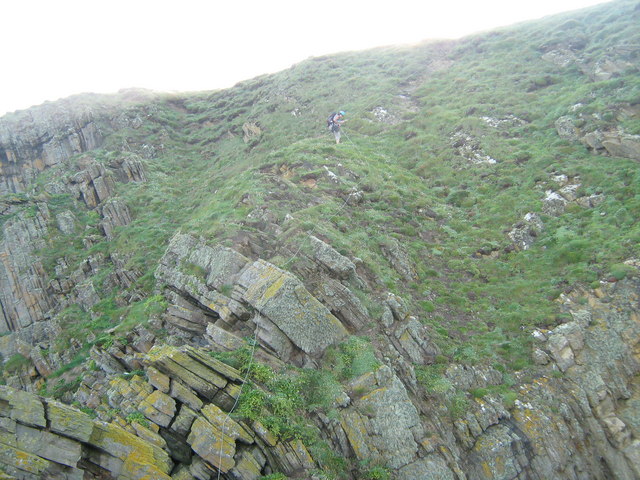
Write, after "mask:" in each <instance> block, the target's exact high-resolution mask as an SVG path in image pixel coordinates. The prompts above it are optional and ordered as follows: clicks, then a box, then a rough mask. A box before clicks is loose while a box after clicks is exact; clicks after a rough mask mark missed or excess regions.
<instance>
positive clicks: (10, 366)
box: [4, 353, 31, 373]
mask: <svg viewBox="0 0 640 480" xmlns="http://www.w3.org/2000/svg"><path fill="white" fill-rule="evenodd" d="M30 364H31V360H29V359H28V358H27V357H25V356H24V355H21V354H20V353H16V354H15V355H12V356H11V357H9V359H8V360H7V363H5V364H4V370H5V372H7V373H16V372H19V371H21V370H22V369H23V368H25V367H27V366H28V365H30Z"/></svg>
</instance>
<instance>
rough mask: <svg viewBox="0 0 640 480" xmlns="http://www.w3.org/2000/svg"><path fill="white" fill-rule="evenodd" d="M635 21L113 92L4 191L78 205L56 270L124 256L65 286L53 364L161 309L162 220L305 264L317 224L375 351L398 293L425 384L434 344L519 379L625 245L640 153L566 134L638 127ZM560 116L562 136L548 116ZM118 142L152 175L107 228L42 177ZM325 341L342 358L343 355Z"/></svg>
mask: <svg viewBox="0 0 640 480" xmlns="http://www.w3.org/2000/svg"><path fill="white" fill-rule="evenodd" d="M639 22H640V9H639V8H638V4H637V2H635V1H628V0H623V1H619V2H614V3H612V4H607V5H603V6H600V7H597V8H593V9H589V10H585V11H584V12H577V13H572V14H571V15H561V16H556V17H553V18H549V19H545V20H542V21H538V22H532V23H527V24H522V25H518V26H516V27H511V28H505V29H501V30H499V31H494V32H489V33H483V34H479V35H476V36H473V37H469V38H466V39H463V40H460V41H456V42H438V43H425V44H422V45H419V46H415V47H406V48H405V47H403V48H400V47H398V48H381V49H376V50H371V51H367V52H357V53H344V54H339V55H335V56H327V57H320V58H314V59H310V60H308V61H305V62H303V63H301V64H299V65H296V66H294V67H292V68H291V69H289V70H286V71H284V72H281V73H278V74H275V75H270V76H264V77H259V78H256V79H252V80H249V81H246V82H242V83H241V84H239V85H237V86H235V87H234V88H232V89H229V90H224V91H218V92H212V93H198V94H192V95H171V96H162V97H160V98H158V99H156V100H154V101H150V102H148V103H144V104H142V105H139V106H136V107H131V108H129V109H128V110H126V113H125V115H126V116H127V118H136V119H138V120H139V121H138V122H135V127H131V126H129V127H128V128H121V129H114V130H113V131H112V132H111V130H109V131H110V133H109V134H108V135H106V137H105V142H104V143H103V144H102V146H101V148H100V149H98V150H94V151H91V152H89V153H86V154H84V155H83V156H80V157H79V158H75V159H72V160H71V161H70V164H69V165H63V166H58V167H55V168H53V169H49V170H46V171H45V172H44V173H42V174H41V175H40V177H39V179H38V181H37V183H36V184H35V187H34V189H33V191H31V192H28V193H25V194H20V195H13V196H11V198H9V197H8V196H7V197H6V198H5V199H4V201H5V202H7V203H12V204H20V202H26V203H27V204H29V202H31V201H34V200H38V199H46V201H47V203H48V205H49V209H50V210H51V212H52V214H54V215H55V214H56V213H59V212H62V211H65V210H69V209H72V210H73V211H74V212H75V215H76V220H77V223H78V225H79V226H78V227H77V230H76V231H77V232H78V233H77V236H76V238H75V240H73V242H69V241H68V237H67V236H64V235H63V234H62V233H54V234H52V235H51V237H50V238H48V239H47V247H46V248H43V249H42V250H41V251H40V254H41V256H42V258H43V259H44V266H45V269H46V270H47V273H48V274H49V276H50V278H55V277H56V276H59V275H60V274H59V272H60V268H58V269H57V270H56V265H58V267H59V265H60V261H59V259H60V258H64V259H65V263H66V264H67V265H70V266H71V267H69V268H70V269H72V267H73V266H74V265H75V266H77V265H79V264H80V263H81V262H83V261H85V259H87V257H88V256H97V255H105V256H108V255H114V254H115V255H116V256H118V255H119V256H120V258H123V259H125V265H126V268H127V269H128V270H130V271H135V272H139V274H140V275H139V277H138V278H137V280H136V281H135V282H134V283H133V284H132V286H131V287H129V288H128V289H127V290H126V291H122V290H119V289H114V288H113V287H112V283H105V280H106V279H107V278H108V276H109V274H110V273H111V270H109V268H106V269H104V270H102V271H101V272H100V273H99V274H98V275H96V276H94V278H93V280H92V281H93V285H94V287H95V289H96V291H97V292H98V293H99V296H100V301H99V302H98V303H96V304H95V305H94V306H93V307H92V308H91V309H90V310H89V311H85V310H83V309H82V308H80V307H78V306H77V305H68V306H66V308H65V309H64V310H62V312H60V313H59V314H58V317H59V322H60V324H61V325H62V326H63V327H64V328H63V330H64V332H63V334H61V335H60V337H59V338H58V339H57V341H56V342H54V343H52V345H51V347H50V348H51V350H52V351H56V350H58V351H63V350H65V349H68V348H69V346H70V343H69V342H70V340H71V339H75V347H76V351H77V352H79V356H78V357H77V359H76V361H75V362H73V363H71V364H69V365H67V366H65V367H63V370H68V369H70V368H75V367H76V366H77V365H78V364H81V363H83V362H84V359H85V358H86V352H87V351H88V349H89V348H90V347H91V346H92V345H93V344H95V343H99V344H102V345H105V344H106V345H108V344H109V342H113V341H114V339H116V338H117V337H119V336H121V335H122V334H123V333H125V332H126V331H127V330H129V329H131V328H132V327H133V326H135V325H136V324H138V323H141V322H145V321H146V320H147V319H148V318H149V316H150V315H152V314H153V313H155V312H159V311H162V309H163V308H164V307H165V306H166V303H165V300H164V299H163V298H162V297H161V296H160V295H158V290H156V288H157V286H156V282H155V279H154V277H153V273H154V271H155V269H156V267H157V264H158V260H159V259H160V257H161V256H162V254H163V252H164V251H165V249H166V246H167V243H168V241H169V239H170V238H171V237H172V236H173V235H174V233H175V232H176V231H178V230H180V231H182V232H184V233H189V234H193V235H195V236H202V237H204V238H205V239H206V240H207V242H208V243H210V244H213V243H216V242H218V243H221V244H223V245H226V246H230V247H234V248H236V249H238V250H239V251H241V252H243V253H245V254H246V255H248V256H250V257H261V258H264V259H266V260H268V261H270V262H272V263H274V264H276V265H278V266H280V267H282V268H284V269H287V270H290V271H293V272H295V273H297V274H298V275H299V276H300V277H301V278H303V279H304V275H305V271H306V270H305V267H306V262H307V261H308V255H309V254H310V252H311V244H310V242H309V239H308V238H309V235H315V236H318V237H321V238H322V239H324V240H325V241H327V243H329V244H331V245H332V246H333V247H334V248H335V249H337V250H338V251H339V252H340V253H342V254H344V255H345V256H347V257H350V258H359V259H361V263H360V264H359V269H360V270H361V271H362V272H363V276H364V277H365V278H366V280H367V282H368V286H366V287H365V286H362V288H361V289H360V291H356V294H357V295H358V296H359V298H360V299H361V300H362V301H363V302H364V303H365V304H366V305H367V307H368V309H369V313H370V314H371V321H370V323H369V325H367V327H366V328H365V329H363V330H362V331H360V332H355V333H357V334H358V335H367V336H368V338H369V341H371V343H372V344H373V347H374V350H376V349H377V348H378V347H379V346H380V344H381V343H384V342H385V338H384V328H382V327H381V325H380V316H381V314H382V308H381V299H382V298H384V296H386V294H387V292H392V293H394V294H396V295H398V296H400V297H401V298H403V299H404V300H405V301H406V302H407V304H408V306H409V310H410V311H411V312H412V313H413V314H414V315H415V316H416V317H417V318H418V319H419V321H420V322H422V323H423V324H425V325H428V326H429V328H430V331H431V332H432V335H433V339H434V342H435V343H437V345H438V346H439V348H440V351H441V352H442V354H441V355H439V356H438V357H437V358H436V364H435V365H431V366H426V367H419V368H418V369H417V370H418V371H417V373H418V379H419V380H420V381H421V382H422V386H423V387H424V388H426V389H427V390H428V391H430V392H431V393H433V392H437V391H438V388H439V387H438V379H439V373H440V372H441V371H442V369H443V368H444V367H445V366H446V365H447V364H449V363H450V362H455V363H459V364H465V365H491V366H493V368H495V369H496V370H498V371H500V372H503V373H505V381H504V384H503V385H502V386H500V388H498V390H500V392H501V393H503V394H505V395H506V396H507V397H508V398H511V399H513V395H515V393H514V392H513V391H510V390H509V388H510V387H511V386H512V385H513V383H514V381H515V380H513V375H516V372H523V373H521V374H519V375H521V377H522V376H524V377H526V375H529V374H533V373H532V372H533V369H534V368H535V366H534V364H533V360H532V355H531V342H532V336H531V332H532V330H533V329H534V328H551V327H554V326H556V325H558V324H560V323H562V322H563V321H564V318H563V316H562V314H561V310H560V308H559V304H558V302H557V301H556V300H557V299H558V297H559V296H560V295H562V294H568V293H570V292H571V291H573V290H574V289H576V288H577V287H584V288H587V289H597V288H598V287H599V286H600V282H609V281H616V280H620V279H622V278H623V277H624V276H625V275H626V273H627V268H628V267H627V266H625V265H624V264H623V262H624V261H626V260H628V259H630V258H638V255H640V252H639V250H638V244H639V242H640V225H639V224H638V218H640V187H639V185H640V171H639V169H638V161H637V160H634V159H632V158H624V157H621V156H612V155H608V154H607V153H606V152H605V151H604V150H603V149H602V148H597V149H595V150H594V149H590V148H588V146H587V145H586V144H585V143H584V142H582V143H581V142H580V138H582V137H583V135H584V134H586V133H590V132H596V131H597V132H610V131H611V132H613V131H615V132H624V133H625V134H629V135H640V108H638V105H639V103H640V76H639V75H638V62H639V60H640V51H639V50H638V45H639V44H640V29H638V23H639ZM563 55H564V57H563ZM607 62H609V63H608V64H607ZM610 64H613V66H611V65H610ZM607 65H609V66H608V67H607ZM599 69H600V70H599ZM602 69H604V70H602ZM607 69H608V70H607ZM337 109H343V110H346V111H347V118H348V123H347V124H346V125H345V127H344V129H343V130H344V133H345V135H344V137H343V142H342V143H341V144H340V145H335V144H334V142H333V139H332V138H331V136H330V134H329V132H327V130H326V127H325V118H326V117H327V115H328V114H329V113H331V112H332V111H335V110H337ZM564 116H567V117H569V118H570V121H571V122H572V125H574V126H575V129H576V132H577V131H579V132H580V134H578V133H576V134H575V138H570V137H565V138H563V137H561V136H560V135H559V133H558V132H559V130H560V129H559V128H557V121H558V119H559V118H561V117H564ZM129 125H131V123H129ZM243 129H244V130H243ZM107 130H108V129H107V127H105V131H107ZM123 152H124V153H123ZM127 152H129V153H127ZM127 155H131V156H132V158H133V157H135V158H140V157H142V158H143V163H144V166H145V170H146V175H147V179H148V181H147V182H143V183H119V184H117V185H116V187H115V188H116V189H117V194H118V196H119V197H120V198H122V199H123V200H124V201H125V203H126V204H127V205H128V206H129V208H130V210H131V216H132V218H133V221H132V222H131V223H130V224H129V225H126V226H124V227H119V228H116V229H115V231H114V236H113V239H111V240H107V239H106V238H104V237H101V236H99V235H98V224H99V221H100V218H99V216H98V215H97V213H96V212H95V211H87V210H86V209H83V208H81V207H80V206H79V204H78V202H77V201H75V200H74V199H72V198H71V196H69V195H68V194H61V193H55V192H53V191H52V189H51V188H48V187H47V186H48V185H50V184H51V183H52V182H53V181H54V180H55V179H56V178H57V177H60V176H64V175H69V174H68V173H65V172H68V171H69V170H68V169H69V168H72V167H73V165H75V164H76V163H78V162H82V161H84V160H83V157H84V158H86V157H87V156H88V157H91V158H92V159H93V160H95V161H97V162H99V163H102V164H105V165H106V164H108V163H109V162H111V161H113V160H114V159H117V158H122V157H123V156H127ZM563 176H564V177H563ZM559 178H564V180H558V179H559ZM564 184H568V185H570V186H571V185H575V186H576V187H575V191H574V192H573V197H571V198H572V200H568V201H566V202H565V205H564V208H563V209H562V212H559V213H550V211H549V210H545V207H544V205H545V204H544V202H543V200H544V199H545V196H546V195H547V194H546V191H548V190H559V189H560V188H561V187H562V186H563V185H564ZM576 198H577V199H579V198H597V199H598V201H597V202H595V201H593V202H592V203H593V204H589V205H582V204H580V203H579V202H576V201H575V199H576ZM25 208H35V207H33V206H31V207H25ZM528 213H535V214H538V215H539V216H540V218H541V220H542V222H543V224H544V227H543V228H539V229H537V230H536V231H535V232H534V234H533V240H534V241H533V243H532V244H530V245H527V248H523V246H522V245H518V244H517V242H515V243H514V241H513V240H512V239H511V238H510V237H509V235H508V233H509V232H511V231H512V229H513V228H514V225H517V224H518V223H519V222H522V221H523V218H524V217H525V215H526V214H528ZM8 218H9V216H5V217H3V219H2V221H6V220H7V219H8ZM83 240H84V241H83ZM88 240H90V241H88ZM398 251H399V252H400V253H397V252H398ZM83 338H84V339H85V341H81V342H80V343H81V344H82V345H81V346H78V345H77V343H78V339H83ZM341 348H343V350H344V351H342V352H341V353H340V351H339V350H338V353H336V357H337V358H344V356H345V355H346V356H347V357H348V350H349V346H348V345H347V346H346V347H344V346H343V347H341ZM345 349H346V350H345ZM345 352H347V353H345ZM334 353H335V352H334ZM370 353H371V351H369V350H367V355H370ZM340 355H342V357H341V356H340ZM18 360H19V358H17V357H16V359H15V360H14V363H16V362H18ZM227 360H229V359H227ZM245 360H246V359H245ZM352 360H353V359H352ZM229 361H236V363H238V364H241V363H242V362H238V360H237V358H236V359H235V360H234V359H231V360H229ZM334 361H335V359H334ZM85 363H88V362H85ZM365 363H366V364H367V366H368V367H367V368H370V367H371V365H372V364H373V363H374V361H373V360H372V359H371V357H370V356H367V361H366V362H365ZM334 364H335V362H334ZM245 366H246V365H245ZM5 368H7V367H5ZM12 368H13V367H12ZM62 373H64V371H58V372H57V374H62ZM358 373H362V372H360V371H358ZM52 378H54V377H52ZM325 380H326V379H325ZM326 381H327V382H328V383H331V381H335V379H332V380H331V381H329V380H326ZM51 383H52V381H51V380H50V385H51ZM66 386H68V385H67V384H65V388H66ZM76 386H77V385H76ZM72 388H73V386H70V387H69V388H68V389H67V390H64V391H63V392H58V393H59V394H60V395H62V394H64V393H65V392H67V391H68V390H69V389H72ZM49 390H50V391H49V393H51V390H52V389H51V386H49ZM54 393H56V392H54ZM482 394H483V392H478V395H480V396H481V395H482ZM247 405H248V404H247V403H245V405H244V408H245V410H244V412H245V413H247V412H249V414H250V412H251V411H250V409H249V407H247ZM298 407H299V405H298ZM449 407H450V408H451V409H452V411H454V410H455V404H452V403H450V404H449ZM458 409H459V408H458ZM370 478H377V477H370Z"/></svg>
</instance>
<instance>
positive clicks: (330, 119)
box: [327, 112, 338, 127]
mask: <svg viewBox="0 0 640 480" xmlns="http://www.w3.org/2000/svg"><path fill="white" fill-rule="evenodd" d="M337 114H338V112H333V113H332V114H331V115H329V118H327V127H330V126H331V125H333V117H335V116H336V115H337Z"/></svg>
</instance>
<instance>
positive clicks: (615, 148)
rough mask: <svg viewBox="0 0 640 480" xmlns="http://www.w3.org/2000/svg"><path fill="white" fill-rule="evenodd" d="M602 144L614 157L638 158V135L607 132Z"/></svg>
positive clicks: (639, 154) (639, 151) (639, 141)
mask: <svg viewBox="0 0 640 480" xmlns="http://www.w3.org/2000/svg"><path fill="white" fill-rule="evenodd" d="M602 146H603V147H604V148H605V149H606V150H607V152H609V154H610V155H612V156H614V157H623V158H630V159H632V160H640V135H628V134H624V133H615V132H607V133H605V134H604V138H603V140H602Z"/></svg>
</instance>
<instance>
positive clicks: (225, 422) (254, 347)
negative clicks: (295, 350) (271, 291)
mask: <svg viewBox="0 0 640 480" xmlns="http://www.w3.org/2000/svg"><path fill="white" fill-rule="evenodd" d="M257 337H258V329H257V327H256V330H255V332H254V333H253V339H252V340H251V354H250V355H249V364H248V365H247V371H246V372H245V373H244V378H243V379H242V382H241V383H240V391H239V392H238V396H237V397H236V400H235V402H233V406H232V407H231V409H230V410H229V411H228V412H227V416H226V417H225V418H224V422H222V427H221V428H220V431H221V432H222V436H221V437H220V450H219V451H218V478H217V480H220V475H221V473H222V470H221V469H220V466H221V465H222V448H223V446H224V437H225V431H224V429H225V426H226V425H227V421H228V420H229V419H230V418H231V414H232V413H233V411H234V410H235V409H236V407H237V406H238V402H239V401H240V397H241V396H242V390H243V389H244V386H245V385H246V383H247V380H248V379H249V374H250V373H251V367H252V365H253V356H254V354H255V351H256V344H257V343H258V338H257Z"/></svg>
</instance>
